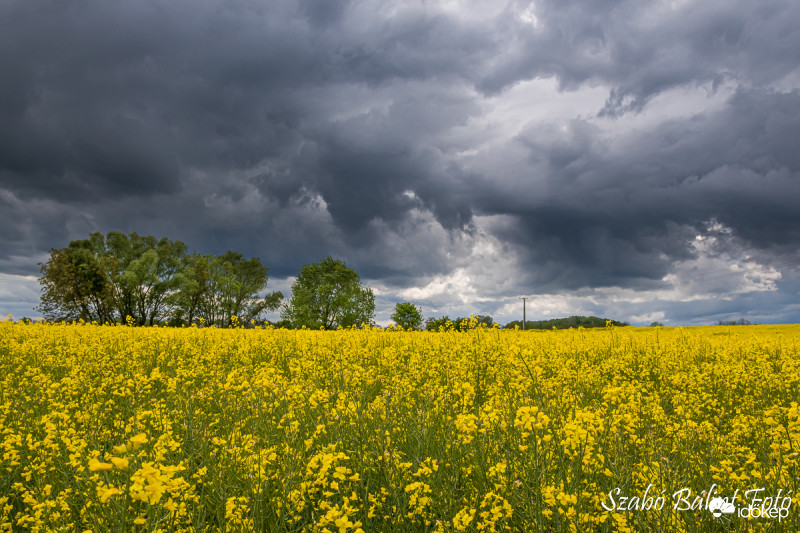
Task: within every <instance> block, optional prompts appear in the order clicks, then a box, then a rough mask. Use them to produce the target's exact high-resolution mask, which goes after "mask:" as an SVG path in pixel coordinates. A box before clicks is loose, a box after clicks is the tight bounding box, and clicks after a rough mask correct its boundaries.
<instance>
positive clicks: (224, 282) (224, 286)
mask: <svg viewBox="0 0 800 533" xmlns="http://www.w3.org/2000/svg"><path fill="white" fill-rule="evenodd" d="M212 265H213V270H212V273H211V279H212V286H213V291H212V292H211V299H212V300H213V301H214V302H215V304H216V305H215V308H216V309H217V310H218V311H219V312H220V313H221V315H220V316H218V317H214V320H213V322H214V323H216V324H218V325H224V326H228V325H230V324H231V317H233V316H236V317H238V319H239V322H245V321H250V320H256V319H259V318H260V317H261V314H262V313H263V312H265V311H274V310H276V309H278V308H279V307H280V302H281V299H282V298H283V294H281V293H280V292H273V293H270V294H268V295H266V296H265V297H263V298H262V297H259V296H258V293H260V292H261V291H263V290H264V289H265V288H266V286H267V280H268V277H269V276H268V273H269V270H268V269H267V267H266V266H265V265H262V264H261V260H260V259H259V258H258V257H252V258H250V259H245V257H244V256H243V255H242V254H240V253H238V252H231V251H227V252H225V253H224V254H222V255H221V256H219V257H218V258H217V259H216V260H215V261H214V262H213V263H212Z"/></svg>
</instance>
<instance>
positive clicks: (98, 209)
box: [0, 0, 800, 325]
mask: <svg viewBox="0 0 800 533" xmlns="http://www.w3.org/2000/svg"><path fill="white" fill-rule="evenodd" d="M798 20H800V3H798V2H797V1H795V0H759V1H758V2H753V1H752V0H746V1H737V0H730V1H728V0H726V1H712V0H694V1H693V0H688V1H684V0H677V1H661V2H658V1H654V2H641V1H640V0H627V1H626V0H622V1H612V0H607V1H606V0H587V1H570V0H540V1H536V2H516V1H511V2H507V3H503V2H489V1H478V2H470V1H460V0H450V1H445V2H433V1H430V2H427V1H422V2H393V1H365V2H356V1H353V2H347V1H341V2H340V1H334V0H325V1H320V0H299V1H285V2H273V1H264V0H258V1H256V0H233V1H231V0H225V1H222V0H200V1H198V0H170V1H168V2H167V1H162V2H154V1H141V2H139V1H137V2H123V1H110V0H102V1H101V0H96V1H95V0H74V1H69V2H44V1H38V0H6V1H4V2H2V3H0V216H1V218H2V232H0V312H2V314H3V315H5V314H7V313H13V314H14V315H15V316H16V317H21V316H37V313H35V312H34V311H33V307H34V306H35V305H36V304H37V303H38V298H39V290H38V283H37V282H36V275H37V274H38V266H37V263H38V262H40V261H43V260H45V259H46V258H47V255H48V251H49V250H50V249H51V248H58V247H63V246H66V245H67V243H68V242H69V241H70V240H73V239H80V238H85V237H87V236H88V235H89V234H90V233H91V232H95V231H99V232H102V233H106V232H108V231H112V230H115V231H123V232H126V233H127V232H131V231H136V232H138V233H140V234H149V235H155V236H157V237H162V236H163V237H169V238H171V239H179V240H182V241H184V242H186V243H187V245H188V246H189V248H190V249H191V250H196V251H198V252H202V253H222V252H224V251H225V250H228V249H232V250H236V251H240V252H242V253H244V254H246V255H248V256H258V257H260V258H261V259H262V261H264V262H265V263H266V264H267V265H268V266H269V267H270V275H271V279H270V288H271V289H272V290H276V289H280V290H282V291H283V292H284V294H286V295H288V294H289V292H290V286H291V282H292V278H291V276H292V275H294V274H296V273H297V271H298V270H299V269H300V267H301V266H302V265H303V264H304V263H311V262H314V261H317V260H319V259H321V258H323V257H325V256H327V255H332V256H335V257H338V258H341V259H343V260H344V261H345V262H346V263H347V264H348V266H350V267H352V268H354V269H356V270H357V271H358V272H359V273H360V274H361V277H362V280H364V281H365V282H366V283H367V284H368V285H370V286H371V287H372V288H373V289H374V290H375V292H376V294H377V307H378V309H377V319H378V321H379V322H380V323H382V324H386V323H388V317H389V315H390V314H391V309H392V308H393V306H394V304H395V303H396V302H399V301H412V302H414V303H416V304H417V305H420V306H421V307H422V309H423V314H425V316H440V315H444V314H448V315H450V316H451V317H455V316H462V315H467V314H469V313H471V312H472V313H481V314H490V315H492V316H493V317H494V318H495V320H497V321H500V322H503V323H505V322H508V321H511V320H514V319H520V318H521V315H522V302H521V301H520V300H519V299H518V297H519V296H528V297H529V298H528V306H527V316H528V318H529V319H547V318H554V317H560V316H569V315H573V314H586V315H589V314H593V315H599V316H604V317H609V318H615V319H618V320H625V321H629V322H631V323H633V324H645V325H646V324H649V323H650V322H652V321H660V322H663V323H664V324H667V325H678V324H685V325H691V324H712V323H716V322H717V321H718V320H733V319H738V318H746V319H749V320H751V321H753V322H762V323H777V322H791V323H797V322H800V250H799V249H798V245H799V244H800V209H798V206H799V205H800V26H798V22H797V21H798Z"/></svg>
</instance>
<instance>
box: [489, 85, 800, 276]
mask: <svg viewBox="0 0 800 533" xmlns="http://www.w3.org/2000/svg"><path fill="white" fill-rule="evenodd" d="M799 135H800V92H797V91H794V92H791V93H788V94H787V93H782V94H776V93H774V92H771V91H767V90H753V91H739V92H737V94H736V95H735V96H733V97H732V98H731V99H730V101H729V102H728V104H727V105H726V106H725V108H724V109H722V110H721V111H719V112H717V113H711V114H708V115H697V116H695V117H693V118H692V119H690V120H682V121H673V122H667V123H665V124H662V125H661V126H659V127H658V128H654V129H653V130H651V131H650V132H648V133H646V134H641V133H638V132H637V133H636V134H634V135H630V136H628V137H627V138H624V139H622V140H617V141H616V142H611V143H605V144H598V143H595V142H593V139H595V138H597V137H599V133H598V132H593V131H592V128H591V127H590V126H588V125H587V124H585V123H582V122H574V123H572V124H571V125H570V127H569V128H567V129H566V131H565V132H561V134H560V135H553V134H548V130H547V128H542V127H535V128H532V130H531V131H529V132H525V133H523V134H522V135H521V136H520V137H519V142H521V143H522V144H523V145H524V146H525V147H526V148H527V149H528V150H529V152H530V156H529V157H530V160H531V162H532V164H533V165H534V167H535V168H536V169H538V170H539V172H541V174H542V176H543V179H542V180H541V182H540V183H539V185H538V187H537V188H535V189H528V190H529V191H533V193H531V192H528V193H527V194H526V193H521V194H517V195H516V196H515V197H514V198H508V197H502V196H501V197H499V198H496V197H495V198H490V197H488V195H487V196H485V197H484V199H483V200H480V199H478V200H476V202H475V205H476V206H477V208H478V209H482V210H483V211H484V212H490V213H495V214H499V213H513V214H514V216H515V217H516V218H517V221H518V224H517V225H516V226H514V227H512V228H511V230H510V231H509V232H508V234H507V235H504V238H505V239H508V240H517V241H518V242H520V243H521V244H522V245H524V246H525V248H526V249H528V250H530V256H529V258H530V260H532V261H537V262H538V263H540V264H542V263H543V264H544V265H550V268H549V269H548V268H541V269H540V270H539V275H540V278H539V279H537V280H536V281H537V282H539V283H542V282H544V283H545V284H547V283H556V284H559V285H562V286H566V287H576V286H583V285H615V284H622V285H631V284H632V283H635V282H636V281H635V280H637V279H640V280H647V279H650V280H660V279H661V278H662V277H663V276H664V275H665V274H666V273H667V272H668V271H669V269H670V265H671V264H672V262H673V261H675V260H679V259H686V258H687V257H690V256H691V254H692V253H693V251H692V249H691V247H690V243H691V239H692V238H693V236H694V234H696V233H697V232H698V231H699V229H700V228H702V226H703V224H704V222H705V221H708V220H711V219H716V220H718V221H719V222H721V223H723V224H725V225H726V226H728V227H729V228H731V229H732V230H733V231H734V232H735V234H736V235H737V236H739V237H740V238H742V239H744V240H745V241H747V242H748V244H749V245H750V246H751V247H754V248H757V249H773V250H775V251H777V252H781V253H786V252H787V251H788V252H789V253H793V251H794V250H786V249H785V248H786V247H790V246H792V245H796V243H797V242H798V241H800V214H798V211H797V208H796V206H797V205H798V201H800V173H799V172H800V166H798V162H800V161H799V160H798V153H797V151H796V150H794V149H793V147H792V146H791V145H792V144H793V143H794V141H793V140H794V139H797V138H798V136H799ZM521 185H522V184H521ZM542 190H544V191H545V192H544V195H543V196H542V193H541V191H542ZM487 198H489V201H486V199H487ZM564 265H570V266H569V267H568V268H564Z"/></svg>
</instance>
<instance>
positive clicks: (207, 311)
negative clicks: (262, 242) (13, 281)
mask: <svg viewBox="0 0 800 533" xmlns="http://www.w3.org/2000/svg"><path fill="white" fill-rule="evenodd" d="M40 267H41V276H40V277H39V283H40V284H41V286H42V296H41V303H40V305H39V306H38V308H37V310H38V311H39V312H41V313H42V315H43V317H44V318H45V319H46V320H50V321H70V320H79V319H83V320H86V321H96V322H98V323H101V324H104V323H110V324H116V323H125V322H131V323H133V324H136V325H151V326H152V325H154V324H157V323H163V322H164V321H167V322H169V323H172V324H173V325H181V324H191V323H193V322H195V321H199V322H200V323H204V324H207V325H210V326H211V325H214V326H228V325H230V324H231V321H232V317H234V316H235V317H237V320H251V319H257V318H259V317H260V316H261V315H262V314H263V313H264V312H267V311H273V310H275V309H277V308H278V306H279V305H280V301H281V299H282V298H283V295H282V294H281V293H280V292H274V293H269V294H266V295H265V296H259V294H260V293H261V292H262V291H263V290H264V289H265V287H266V285H267V279H268V272H269V271H268V269H267V267H266V266H265V265H263V264H262V263H261V260H260V259H259V258H257V257H252V258H249V259H248V258H245V257H244V256H243V255H242V254H240V253H238V252H232V251H227V252H225V253H224V254H222V255H213V254H198V253H189V252H188V248H187V246H186V244H184V243H183V242H181V241H173V240H170V239H167V238H161V239H156V238H155V237H153V236H141V235H138V234H137V233H135V232H134V233H130V234H128V235H126V234H124V233H120V232H113V231H112V232H109V233H108V234H107V235H105V236H104V235H102V234H100V233H93V234H92V235H90V237H89V238H88V239H82V240H77V241H72V242H70V243H69V245H68V246H67V247H65V248H59V249H54V250H51V251H50V257H49V259H48V260H47V261H46V262H44V263H40Z"/></svg>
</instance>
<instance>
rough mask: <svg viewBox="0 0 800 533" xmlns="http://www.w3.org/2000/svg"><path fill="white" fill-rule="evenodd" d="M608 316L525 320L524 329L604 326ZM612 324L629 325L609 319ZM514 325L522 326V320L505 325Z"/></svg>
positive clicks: (511, 327) (512, 326)
mask: <svg viewBox="0 0 800 533" xmlns="http://www.w3.org/2000/svg"><path fill="white" fill-rule="evenodd" d="M607 320H610V319H608V318H600V317H598V316H571V317H569V318H552V319H550V320H526V321H525V329H553V328H556V329H569V328H578V327H584V328H604V327H606V321H607ZM611 324H612V325H613V326H629V325H630V324H628V323H627V322H619V321H617V320H611ZM514 326H519V327H520V329H521V328H522V320H514V321H513V322H509V323H508V324H506V325H505V327H506V328H510V329H514Z"/></svg>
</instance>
